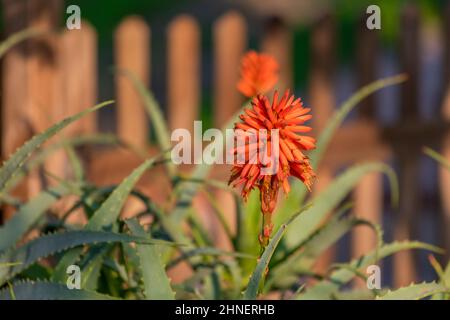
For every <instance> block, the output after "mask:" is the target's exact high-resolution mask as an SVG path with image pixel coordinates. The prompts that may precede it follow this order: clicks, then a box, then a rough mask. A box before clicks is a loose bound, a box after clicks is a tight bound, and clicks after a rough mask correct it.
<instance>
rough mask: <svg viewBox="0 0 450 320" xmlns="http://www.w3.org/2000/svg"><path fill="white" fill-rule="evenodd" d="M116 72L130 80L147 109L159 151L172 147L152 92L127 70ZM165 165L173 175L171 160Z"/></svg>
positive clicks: (167, 129) (173, 166)
mask: <svg viewBox="0 0 450 320" xmlns="http://www.w3.org/2000/svg"><path fill="white" fill-rule="evenodd" d="M118 74H120V75H124V76H126V77H127V78H128V79H129V80H130V81H131V83H132V84H133V86H134V87H135V89H136V91H137V92H138V93H139V95H140V96H141V97H142V101H143V102H144V107H145V110H146V111H147V113H148V115H149V117H150V121H151V123H152V126H153V128H154V129H155V134H156V140H157V142H158V145H159V148H160V149H161V151H162V152H165V151H167V150H169V149H170V148H171V147H172V142H171V140H170V132H169V128H168V127H167V123H166V120H165V119H164V116H163V113H162V111H161V107H160V106H159V104H158V102H157V101H156V99H155V97H154V96H153V94H152V93H151V92H150V91H148V90H147V88H145V85H144V84H143V83H142V81H141V80H140V79H139V78H138V77H137V76H136V75H135V74H133V73H132V72H130V71H129V70H118ZM166 166H167V170H168V172H169V174H170V176H171V177H173V176H174V175H175V172H176V170H175V165H174V163H173V162H172V161H168V162H166Z"/></svg>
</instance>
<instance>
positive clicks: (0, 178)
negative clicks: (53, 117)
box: [0, 101, 114, 191]
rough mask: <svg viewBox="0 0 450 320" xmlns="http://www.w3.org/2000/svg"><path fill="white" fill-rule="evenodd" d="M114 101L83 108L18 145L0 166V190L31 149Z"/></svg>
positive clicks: (29, 153) (23, 161)
mask: <svg viewBox="0 0 450 320" xmlns="http://www.w3.org/2000/svg"><path fill="white" fill-rule="evenodd" d="M112 103H114V101H106V102H103V103H101V104H99V105H96V106H95V107H93V108H90V109H87V110H84V111H82V112H80V113H78V114H76V115H74V116H71V117H68V118H66V119H64V120H62V121H61V122H58V123H57V124H55V125H54V126H52V127H50V128H48V129H47V130H45V131H44V132H43V133H40V134H38V135H35V136H34V137H33V138H31V139H30V140H28V142H26V143H25V144H24V145H23V146H22V147H20V148H19V149H18V150H17V151H16V152H15V153H14V154H13V155H12V156H11V157H10V158H9V159H8V160H7V161H6V162H5V163H4V164H3V166H2V167H1V168H0V191H3V189H4V188H5V186H6V185H7V183H8V181H9V180H10V179H11V178H12V177H13V176H14V175H15V174H16V173H17V172H18V171H19V170H20V168H21V167H22V166H23V165H24V163H25V161H26V160H27V159H28V158H29V157H30V156H31V154H32V153H33V151H35V150H36V149H37V148H39V147H40V146H41V145H42V144H43V143H44V142H46V141H47V140H48V139H50V138H51V137H53V136H54V135H56V134H57V133H58V132H59V131H61V130H62V129H64V128H65V127H67V126H68V125H69V124H71V123H73V122H75V121H77V120H79V119H80V118H82V117H84V116H86V115H87V114H89V113H91V112H94V111H96V110H98V109H100V108H103V107H105V106H107V105H110V104H112Z"/></svg>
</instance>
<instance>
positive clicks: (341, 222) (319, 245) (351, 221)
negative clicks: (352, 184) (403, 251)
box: [266, 217, 382, 288]
mask: <svg viewBox="0 0 450 320" xmlns="http://www.w3.org/2000/svg"><path fill="white" fill-rule="evenodd" d="M359 225H367V226H369V227H370V228H372V229H373V230H374V231H375V232H376V233H377V238H378V247H381V244H382V234H381V229H380V227H379V226H378V225H375V224H373V223H371V222H370V221H367V220H364V219H359V218H356V217H346V218H342V219H336V218H334V217H333V219H332V220H331V221H330V222H328V223H327V224H326V225H325V226H324V227H323V228H321V229H319V230H318V231H317V232H315V233H314V234H313V235H312V236H311V237H310V239H308V240H307V241H305V243H304V244H302V245H301V246H299V248H295V251H294V252H292V253H291V252H288V253H287V254H286V256H287V258H286V259H284V260H282V261H281V263H279V264H277V265H275V266H274V267H271V274H270V279H269V281H267V285H266V287H267V288H270V286H271V285H272V284H273V283H275V284H276V285H277V287H289V286H291V285H292V284H293V283H295V282H296V281H297V279H298V273H302V272H303V273H305V274H307V273H308V272H309V271H310V270H311V268H312V267H313V265H314V263H315V262H316V261H317V258H318V257H319V256H320V254H321V253H323V252H324V251H325V250H326V249H328V248H329V247H330V246H332V245H333V244H334V243H336V242H337V241H338V240H339V239H340V238H342V237H343V236H344V235H345V234H346V233H348V232H349V231H350V230H352V228H354V227H355V226H359Z"/></svg>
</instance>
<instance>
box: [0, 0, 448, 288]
mask: <svg viewBox="0 0 450 320" xmlns="http://www.w3.org/2000/svg"><path fill="white" fill-rule="evenodd" d="M3 6H4V10H3V12H4V18H5V19H4V20H5V26H6V30H5V31H6V35H10V34H12V33H14V32H17V31H19V30H22V29H24V28H26V27H38V28H42V29H44V30H53V29H55V28H57V27H58V26H59V25H60V21H59V17H60V16H61V13H62V12H63V8H62V5H61V1H59V0H29V1H15V0H3ZM449 8H450V6H449ZM445 15H446V16H445V18H443V21H445V23H444V24H443V39H444V41H445V45H444V52H445V54H444V57H445V63H444V65H445V68H444V70H443V72H444V78H443V79H444V82H443V92H445V94H444V95H443V99H442V108H441V110H442V114H441V115H436V117H435V119H434V120H432V121H425V120H423V119H422V118H421V116H420V114H419V108H418V101H419V97H418V92H419V90H418V85H419V78H420V75H419V70H420V68H419V67H420V61H419V45H420V37H419V27H420V14H419V11H418V9H417V8H416V7H415V6H414V5H410V6H407V7H405V8H404V11H403V14H402V16H401V19H400V23H401V30H402V35H401V38H400V39H401V41H400V43H399V61H400V62H401V63H402V65H401V66H399V69H400V70H401V71H404V72H406V73H407V74H408V75H409V77H410V78H409V81H408V82H407V83H406V84H404V85H403V86H402V90H401V105H400V113H401V116H400V119H401V120H399V121H398V123H397V124H396V125H395V126H389V127H387V126H385V125H384V124H382V123H380V122H379V121H378V120H377V119H376V116H375V112H374V109H375V104H376V103H375V99H374V97H373V96H372V97H370V98H368V99H366V100H365V101H364V102H363V103H362V104H363V106H361V107H360V108H359V109H358V110H359V116H358V117H357V119H355V120H354V121H352V122H351V123H348V124H346V125H345V126H344V127H343V128H342V129H340V130H339V132H338V134H337V135H336V137H335V138H334V142H333V143H332V146H331V148H330V150H329V151H328V152H327V154H326V157H325V160H324V163H323V165H322V166H321V167H320V168H319V174H318V175H319V177H320V180H319V182H318V183H317V185H316V190H315V192H318V191H319V190H321V189H323V188H324V187H326V185H327V184H328V183H329V181H330V180H331V179H332V177H333V175H334V173H335V172H336V171H337V170H338V169H340V168H342V167H345V166H348V165H350V164H354V163H359V162H365V161H373V160H377V161H390V160H393V159H394V160H396V161H398V163H399V177H400V190H401V203H400V208H399V210H398V212H397V214H396V222H395V238H396V239H399V240H400V239H406V238H415V236H416V235H417V224H416V223H415V222H416V221H418V218H419V216H420V214H421V213H420V212H421V211H420V203H419V202H420V197H419V196H418V195H419V193H420V190H419V189H418V187H419V185H420V177H419V173H420V170H419V157H420V155H421V147H422V146H423V145H429V146H433V147H436V148H440V147H442V149H441V150H442V152H443V153H444V154H445V156H446V157H447V159H450V135H449V134H448V131H447V130H446V129H447V124H448V122H447V120H448V119H449V118H450V86H449V85H450V40H449V39H450V9H449V10H448V11H447V12H446V14H445ZM362 23H365V20H364V21H363V22H362ZM357 32H358V34H357V39H358V41H357V51H356V57H357V59H356V66H357V79H358V84H359V85H364V84H367V83H368V82H370V81H373V80H375V79H376V68H377V64H376V63H374V62H375V61H377V59H379V56H380V55H379V50H378V47H379V45H378V44H379V39H378V33H377V32H376V31H370V30H368V29H367V28H365V25H364V26H362V27H361V28H358V31H357ZM166 36H167V88H168V90H167V102H168V103H167V109H166V110H167V117H168V123H169V125H170V128H172V129H174V128H181V127H183V128H189V129H192V125H193V121H194V120H195V119H198V118H199V112H200V110H199V105H200V97H201V95H200V92H201V81H200V77H201V61H202V59H201V56H200V52H201V50H200V43H201V31H200V27H199V24H198V22H197V21H196V19H195V18H193V17H191V16H188V15H182V16H178V17H174V18H173V20H172V21H171V22H170V25H169V26H168V27H167V35H166ZM212 36H213V43H214V52H213V55H214V92H213V93H214V99H213V101H214V122H215V125H216V126H220V125H222V124H223V123H224V122H225V121H226V119H228V118H229V117H230V116H231V115H232V114H233V113H234V112H235V111H236V110H237V109H238V108H239V107H240V105H241V104H242V102H243V99H242V97H241V96H240V94H239V93H238V92H237V90H236V88H235V84H236V82H237V80H238V77H239V74H238V66H239V61H240V58H241V56H242V54H243V53H244V52H245V51H246V49H247V42H248V39H247V24H246V20H245V19H244V17H243V16H242V15H241V14H240V13H238V12H234V11H233V12H227V13H225V14H224V15H223V16H221V17H220V18H219V19H218V20H217V21H216V22H215V23H214V25H213V33H212ZM336 39H337V34H336V28H335V19H334V18H333V16H332V15H327V16H325V17H323V19H321V20H320V21H318V22H317V24H316V25H315V26H314V29H313V30H312V35H311V43H310V47H311V52H310V55H311V68H310V74H309V105H310V106H312V108H313V113H314V118H313V119H314V123H313V126H314V129H315V131H316V132H318V131H320V130H321V129H322V128H323V127H324V125H325V123H326V121H327V120H328V119H329V117H330V115H331V114H332V112H333V110H334V109H335V105H336V95H335V78H334V77H335V75H336V63H337V61H336V60H337V59H336V41H337V40H336ZM292 42H293V39H292V33H291V31H290V30H289V28H288V27H287V26H285V25H284V24H283V23H282V21H281V20H279V19H272V20H271V21H270V22H269V23H268V24H267V28H266V29H265V31H264V34H263V37H262V42H261V49H262V50H263V51H265V52H268V53H270V54H272V55H273V56H275V57H276V59H277V60H278V61H279V62H280V64H281V80H280V84H279V86H280V88H285V87H289V86H291V84H292V78H293V74H292V73H293V71H292V70H293V68H292V65H293V59H295V57H294V56H293V54H292V52H293V50H292ZM151 52H152V48H151V25H148V24H147V23H146V22H145V21H144V20H143V19H141V18H139V17H136V16H133V17H128V18H126V19H124V21H122V23H121V24H120V25H119V26H118V27H117V29H116V31H115V33H114V59H115V65H117V66H118V67H120V68H124V69H128V70H130V71H132V72H133V73H135V74H136V75H137V76H138V77H139V78H140V79H141V80H142V81H143V82H144V83H145V84H146V85H147V86H148V87H150V88H151V83H150V78H151V77H150V70H151V65H150V61H151V59H150V55H151ZM97 79H98V74H97V39H96V31H95V30H94V28H93V27H92V26H91V25H89V23H86V22H83V26H82V29H81V30H72V31H69V30H64V31H61V32H59V33H52V34H49V35H46V36H43V37H40V38H38V39H34V40H30V41H27V42H26V43H24V44H21V45H19V46H17V47H15V48H14V49H13V50H11V51H10V52H9V53H8V54H7V56H6V57H5V59H4V61H3V65H2V89H1V108H2V116H1V119H2V139H1V147H2V156H3V158H6V157H7V156H8V155H10V154H11V153H12V152H13V151H14V150H16V148H17V147H18V146H20V145H21V144H22V143H23V142H24V141H26V140H27V139H28V138H29V137H31V136H32V135H33V134H34V133H36V132H39V131H42V130H43V129H45V128H46V127H48V126H49V125H50V124H51V123H54V122H55V121H57V120H60V119H61V118H62V117H64V116H66V115H69V114H73V113H76V112H79V111H80V110H82V109H84V108H86V107H88V106H92V105H94V104H96V102H97V94H98V93H97V87H98V83H97ZM115 88H116V94H115V96H116V100H117V104H116V108H117V109H116V110H117V112H116V114H117V120H116V121H117V125H116V127H117V133H118V135H119V137H120V138H121V139H123V140H124V141H126V142H129V143H131V144H133V145H135V146H137V147H140V148H146V149H147V148H150V149H151V147H150V146H149V145H148V137H149V132H150V128H149V125H148V121H147V115H146V113H145V111H144V108H143V105H142V100H141V98H140V97H139V96H138V94H137V93H136V91H135V90H134V89H133V87H132V86H131V84H130V82H129V81H128V80H126V79H125V78H123V77H117V78H116V81H115ZM96 117H98V115H95V114H93V115H91V116H89V117H87V118H85V119H84V120H82V121H80V122H78V123H76V124H74V125H72V126H71V128H70V129H69V130H67V131H65V133H64V135H66V136H74V135H79V134H88V133H95V132H97V123H98V119H96ZM87 158H88V159H87V160H86V161H87V165H88V168H89V172H90V173H89V174H90V176H91V177H90V178H91V179H92V180H94V181H96V182H98V183H101V184H108V183H113V182H117V181H119V180H120V179H121V178H123V177H124V176H125V175H127V174H128V173H129V172H130V171H131V170H132V168H133V167H135V166H137V165H138V164H139V161H140V159H139V158H137V157H136V156H134V155H132V154H131V153H127V152H123V151H118V150H106V151H101V150H97V151H95V152H94V153H92V152H91V153H90V154H89V156H88V157H87ZM66 163H67V161H66V159H65V154H64V153H62V152H61V153H60V154H57V155H55V156H54V157H52V159H51V160H50V161H49V162H48V163H46V167H47V168H48V170H49V171H50V172H52V173H53V174H55V175H60V176H64V175H66V171H67V164H66ZM155 179H157V178H155V177H154V176H151V177H147V178H144V179H143V181H142V182H141V187H142V188H144V189H145V190H146V192H148V193H149V194H151V195H152V196H154V197H155V198H157V199H160V200H162V199H163V198H164V197H165V196H167V194H164V192H161V190H168V184H167V183H166V184H165V183H161V184H159V183H158V185H155V183H154V181H155ZM439 179H440V184H441V187H440V190H441V193H442V195H441V196H442V199H443V203H442V206H443V209H442V223H441V224H440V226H441V227H442V230H441V232H443V234H444V235H445V237H446V239H445V242H443V243H441V245H442V246H444V244H445V246H446V248H447V252H448V249H450V232H448V227H449V226H450V174H449V173H448V172H447V171H445V170H441V171H440V178H439ZM42 181H43V179H42V177H41V176H40V175H39V173H38V172H34V171H33V172H31V177H30V178H29V179H28V180H27V182H26V183H24V184H22V185H21V186H20V187H19V188H17V190H16V191H15V195H16V196H19V197H22V198H29V197H32V196H33V195H35V194H36V192H37V191H38V190H39V188H41V184H42V183H43V182H42ZM158 181H159V180H158ZM152 182H153V183H152ZM382 182H383V181H382V176H381V175H380V174H376V173H374V174H370V175H367V176H366V177H364V179H362V181H361V182H360V183H359V185H358V187H357V188H356V190H355V192H354V201H355V213H356V214H357V215H360V216H361V217H364V218H367V219H369V220H371V221H374V222H378V223H381V222H382V217H383V194H384V193H383V183H382ZM216 196H217V198H218V199H219V201H220V202H221V203H222V205H223V207H224V210H226V211H230V212H231V211H232V205H231V204H230V201H231V199H229V195H227V194H226V193H224V192H219V191H218V192H217V194H216ZM196 205H204V204H202V200H201V199H199V200H198V201H197V202H196ZM202 214H203V218H204V221H205V223H206V224H207V225H208V227H209V229H212V230H215V232H214V234H215V235H216V240H217V243H218V245H219V246H226V244H224V243H223V238H224V237H223V231H220V230H216V229H217V228H218V227H217V226H218V224H217V223H216V222H215V221H214V220H213V218H211V216H212V215H209V214H208V213H204V212H203V213H202ZM7 216H8V211H7V210H6V211H5V217H7ZM231 216H233V215H231ZM231 216H230V217H229V218H230V219H232V217H231ZM375 240H376V239H375V236H374V235H373V233H372V232H371V231H369V230H368V229H367V228H363V227H358V228H357V229H355V231H354V233H353V235H352V248H351V250H352V255H353V256H358V255H360V254H362V253H363V252H366V251H367V250H369V249H371V248H372V247H373V246H374V243H375ZM334 255H335V250H334V249H331V250H329V251H328V252H327V254H326V255H324V257H323V259H322V260H321V263H320V264H319V265H318V266H317V268H318V270H321V269H322V270H323V266H325V265H328V263H329V262H330V261H331V260H332V259H333V258H334ZM413 259H414V257H413V254H412V253H410V252H403V253H401V254H398V255H397V256H396V258H395V264H394V266H395V272H394V274H395V285H404V284H408V283H409V282H411V281H412V280H415V279H416V277H417V274H416V273H417V270H416V266H417V263H414V261H413Z"/></svg>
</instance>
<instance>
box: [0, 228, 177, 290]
mask: <svg viewBox="0 0 450 320" xmlns="http://www.w3.org/2000/svg"><path fill="white" fill-rule="evenodd" d="M109 242H137V243H145V244H165V245H173V243H172V242H167V241H163V240H155V239H149V238H143V237H137V236H130V235H125V234H118V233H113V232H104V231H86V230H81V231H68V232H62V233H54V234H49V235H45V236H41V237H39V238H37V239H35V240H32V241H30V242H28V243H26V244H24V245H23V246H21V247H19V248H17V249H10V250H8V251H6V252H5V253H4V254H2V255H1V256H0V264H4V263H10V262H14V263H17V264H16V265H14V266H10V267H9V268H1V269H0V285H1V284H4V283H5V282H6V281H8V280H9V279H11V278H12V277H13V276H14V275H16V274H18V273H19V272H21V271H23V270H25V269H26V268H27V267H28V266H30V265H31V264H33V263H34V262H36V261H38V260H39V259H41V258H44V257H47V256H50V255H52V254H55V253H58V252H61V251H64V250H67V249H70V248H74V247H78V246H83V245H87V244H95V243H109Z"/></svg>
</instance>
